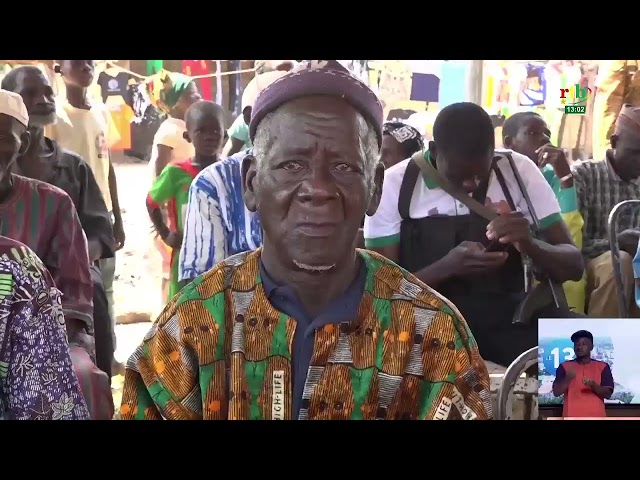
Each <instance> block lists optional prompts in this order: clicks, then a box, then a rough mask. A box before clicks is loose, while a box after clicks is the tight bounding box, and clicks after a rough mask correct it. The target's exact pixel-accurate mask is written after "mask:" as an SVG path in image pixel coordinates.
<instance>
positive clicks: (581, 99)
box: [560, 83, 593, 105]
mask: <svg viewBox="0 0 640 480" xmlns="http://www.w3.org/2000/svg"><path fill="white" fill-rule="evenodd" d="M592 93H593V92H592V91H591V89H590V88H588V87H581V86H580V84H579V83H576V84H575V85H574V86H573V87H570V88H561V89H560V103H562V104H563V105H583V104H586V102H587V99H588V98H589V96H590V95H591V94H592Z"/></svg>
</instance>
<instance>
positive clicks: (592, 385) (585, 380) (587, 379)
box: [582, 378, 597, 388]
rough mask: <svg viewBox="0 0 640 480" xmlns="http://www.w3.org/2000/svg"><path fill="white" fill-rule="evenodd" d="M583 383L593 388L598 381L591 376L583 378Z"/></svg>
mask: <svg viewBox="0 0 640 480" xmlns="http://www.w3.org/2000/svg"><path fill="white" fill-rule="evenodd" d="M582 383H584V384H585V385H586V386H587V387H591V388H593V387H595V386H596V385H597V383H596V381H595V380H592V379H590V378H583V379H582Z"/></svg>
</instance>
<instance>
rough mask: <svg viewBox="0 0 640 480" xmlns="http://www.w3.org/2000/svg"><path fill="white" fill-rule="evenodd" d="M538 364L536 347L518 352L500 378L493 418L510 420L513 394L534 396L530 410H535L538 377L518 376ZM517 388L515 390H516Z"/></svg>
mask: <svg viewBox="0 0 640 480" xmlns="http://www.w3.org/2000/svg"><path fill="white" fill-rule="evenodd" d="M537 364H538V347H533V348H531V349H529V350H527V351H526V352H524V353H522V354H520V356H519V357H518V358H516V359H515V360H514V361H513V362H512V363H511V365H509V367H508V368H507V371H506V372H505V373H504V377H503V378H502V384H501V385H500V389H499V390H498V400H497V409H496V412H495V415H494V419H495V420H511V417H512V416H513V395H514V394H516V393H521V394H524V395H530V396H531V398H534V402H533V403H534V406H533V407H532V410H534V411H536V410H537V408H536V407H537V403H538V402H537V401H535V397H537V395H538V378H537V377H535V378H533V377H528V378H520V377H521V376H522V374H523V373H524V372H526V371H527V370H528V369H529V368H531V367H532V366H533V365H537ZM516 390H517V391H516Z"/></svg>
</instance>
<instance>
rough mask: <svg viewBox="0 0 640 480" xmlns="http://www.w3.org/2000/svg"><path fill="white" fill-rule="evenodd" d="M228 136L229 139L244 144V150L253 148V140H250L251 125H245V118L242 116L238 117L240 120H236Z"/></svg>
mask: <svg viewBox="0 0 640 480" xmlns="http://www.w3.org/2000/svg"><path fill="white" fill-rule="evenodd" d="M227 135H229V138H235V139H237V140H240V141H241V142H244V145H243V146H242V150H246V149H247V148H251V146H252V144H251V139H250V138H249V125H247V124H246V123H244V117H243V116H242V115H238V118H236V119H235V121H234V122H233V124H232V125H231V127H230V128H229V130H227Z"/></svg>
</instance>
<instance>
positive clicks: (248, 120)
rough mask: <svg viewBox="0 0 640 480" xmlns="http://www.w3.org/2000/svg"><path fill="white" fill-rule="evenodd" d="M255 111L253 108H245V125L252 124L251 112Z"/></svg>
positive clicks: (243, 112)
mask: <svg viewBox="0 0 640 480" xmlns="http://www.w3.org/2000/svg"><path fill="white" fill-rule="evenodd" d="M252 111H253V108H252V107H245V109H244V110H243V111H242V118H244V123H246V124H247V125H249V124H250V123H251V112H252Z"/></svg>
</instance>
